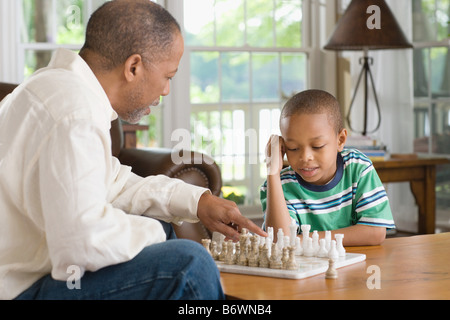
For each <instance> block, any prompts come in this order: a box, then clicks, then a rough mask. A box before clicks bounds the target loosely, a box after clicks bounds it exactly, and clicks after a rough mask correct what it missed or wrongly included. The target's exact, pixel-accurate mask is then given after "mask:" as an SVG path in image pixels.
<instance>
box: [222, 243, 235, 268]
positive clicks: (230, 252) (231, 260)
mask: <svg viewBox="0 0 450 320" xmlns="http://www.w3.org/2000/svg"><path fill="white" fill-rule="evenodd" d="M225 263H226V264H235V263H236V261H235V255H234V243H233V241H231V240H228V243H227V254H226V257H225Z"/></svg>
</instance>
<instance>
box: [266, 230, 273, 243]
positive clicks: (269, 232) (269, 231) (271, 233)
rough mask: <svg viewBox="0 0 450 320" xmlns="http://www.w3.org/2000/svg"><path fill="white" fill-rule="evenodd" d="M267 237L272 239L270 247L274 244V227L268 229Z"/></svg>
mask: <svg viewBox="0 0 450 320" xmlns="http://www.w3.org/2000/svg"><path fill="white" fill-rule="evenodd" d="M267 235H268V236H267V237H268V238H269V239H270V245H272V242H273V227H267Z"/></svg>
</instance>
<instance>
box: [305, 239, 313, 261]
mask: <svg viewBox="0 0 450 320" xmlns="http://www.w3.org/2000/svg"><path fill="white" fill-rule="evenodd" d="M303 255H304V256H305V257H313V256H314V249H313V246H312V239H311V238H306V244H304V243H303Z"/></svg>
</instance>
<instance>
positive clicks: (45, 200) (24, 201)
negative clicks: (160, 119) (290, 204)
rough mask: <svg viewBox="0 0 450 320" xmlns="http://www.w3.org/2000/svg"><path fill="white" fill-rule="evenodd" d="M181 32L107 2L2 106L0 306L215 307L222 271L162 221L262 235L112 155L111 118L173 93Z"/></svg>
mask: <svg viewBox="0 0 450 320" xmlns="http://www.w3.org/2000/svg"><path fill="white" fill-rule="evenodd" d="M183 51H184V46H183V38H182V36H181V32H180V27H179V25H178V23H177V22H176V21H175V19H174V18H173V17H172V16H171V15H170V14H169V13H168V12H167V11H166V10H165V9H163V8H162V7H161V6H159V5H157V4H155V3H152V2H150V1H148V0H138V1H136V0H135V1H127V0H116V1H111V2H107V3H106V4H104V5H103V6H102V7H100V8H99V9H98V10H97V11H96V12H95V13H94V14H93V16H92V17H91V19H90V21H89V24H88V27H87V32H86V43H85V45H84V46H83V48H82V50H81V51H80V53H79V55H78V54H75V53H73V52H71V51H68V50H58V51H57V52H56V53H55V54H54V56H53V58H52V60H51V62H50V64H49V66H48V67H47V68H44V69H41V70H39V71H38V72H36V73H35V74H34V75H33V76H32V77H30V79H28V80H27V81H26V82H25V83H23V84H22V85H20V86H19V87H18V88H17V89H16V90H15V91H14V92H13V93H12V94H11V95H9V96H8V97H7V98H5V99H4V100H3V101H2V103H1V106H0V234H1V238H2V241H1V243H0V252H1V253H0V299H222V298H223V297H224V295H223V291H222V288H221V285H220V278H219V272H218V270H217V268H216V266H215V264H214V261H213V260H212V258H211V257H210V256H209V255H208V254H207V253H206V250H204V249H203V248H202V247H201V246H200V245H199V244H197V243H194V242H192V241H189V240H181V239H179V240H177V239H173V230H171V227H170V224H169V223H168V222H179V221H191V222H192V221H198V220H201V221H202V222H203V223H204V224H205V225H206V226H207V227H208V228H209V229H210V230H213V231H219V232H222V233H224V234H225V235H227V236H228V237H229V238H236V237H237V236H238V234H237V230H235V229H234V228H231V227H230V226H229V225H230V224H232V223H233V224H234V225H237V226H239V228H241V227H246V228H248V229H250V231H253V232H256V233H259V234H260V235H265V233H264V232H263V231H261V229H259V228H258V227H257V226H255V225H254V224H253V223H251V222H250V221H249V220H247V219H245V218H244V217H242V216H241V214H240V213H239V211H238V209H237V207H236V205H235V204H234V203H232V202H229V201H226V200H224V199H220V198H218V197H215V196H212V195H211V193H210V192H209V190H206V189H203V188H199V187H195V186H192V185H189V184H186V183H183V182H181V181H179V180H175V179H170V178H167V177H163V176H157V177H147V178H141V177H138V176H136V175H134V174H133V173H131V169H130V168H129V167H125V166H122V165H120V163H119V162H118V160H117V159H116V158H114V157H112V155H111V152H110V150H111V141H110V136H109V129H110V125H111V120H113V119H116V118H117V117H118V116H119V117H120V118H122V119H124V120H126V121H128V122H132V123H136V122H138V121H139V120H140V119H141V118H142V117H143V116H145V115H148V114H150V112H151V110H150V108H151V107H152V106H153V107H154V106H157V105H158V103H159V101H160V96H166V95H168V94H169V91H170V80H171V78H172V77H174V76H175V74H176V73H177V70H178V64H179V62H180V59H181V57H182V55H183Z"/></svg>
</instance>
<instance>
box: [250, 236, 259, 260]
mask: <svg viewBox="0 0 450 320" xmlns="http://www.w3.org/2000/svg"><path fill="white" fill-rule="evenodd" d="M257 237H258V236H256V235H255V236H252V237H251V247H250V253H249V256H248V266H249V267H257V266H258V253H259V252H258V242H259V241H258V238H257Z"/></svg>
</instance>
